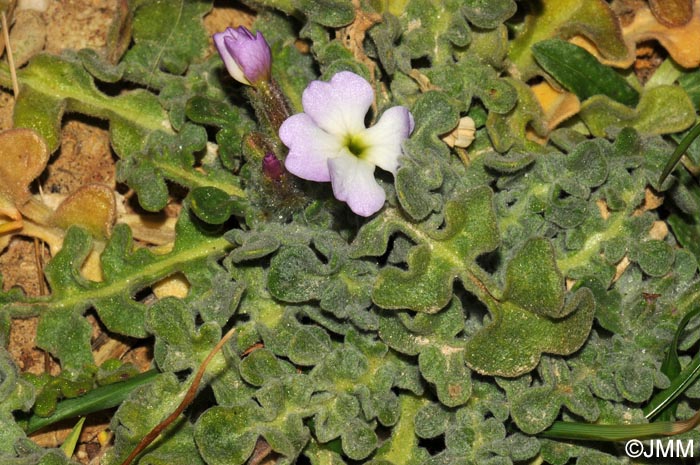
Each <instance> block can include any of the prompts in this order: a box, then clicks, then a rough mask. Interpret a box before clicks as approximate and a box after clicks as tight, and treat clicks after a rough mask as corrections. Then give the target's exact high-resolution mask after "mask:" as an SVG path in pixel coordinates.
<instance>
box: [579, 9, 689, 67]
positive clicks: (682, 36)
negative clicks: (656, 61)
mask: <svg viewBox="0 0 700 465" xmlns="http://www.w3.org/2000/svg"><path fill="white" fill-rule="evenodd" d="M622 36H623V38H624V41H625V44H626V45H627V50H628V54H627V57H625V58H624V59H622V60H616V61H612V60H607V59H604V58H603V57H602V56H601V55H600V53H599V52H598V50H597V49H596V47H595V45H594V44H593V43H592V42H590V41H589V40H588V39H586V38H585V37H582V36H575V37H573V38H572V39H571V40H570V42H571V43H573V44H575V45H578V46H579V47H583V48H585V49H586V50H588V51H589V52H590V53H592V54H593V55H595V56H596V58H598V60H600V62H601V63H603V64H606V65H609V66H615V67H618V68H629V67H630V66H632V64H633V63H634V61H635V59H636V54H635V48H636V46H637V44H639V43H640V42H645V41H648V40H656V41H657V42H659V43H660V44H661V46H662V47H664V48H665V49H666V51H668V53H669V55H671V57H672V58H673V60H674V61H675V62H676V63H678V64H679V65H681V66H682V67H684V68H695V67H697V66H699V65H700V47H698V44H700V0H694V2H693V14H692V17H691V19H690V20H689V21H688V22H687V23H686V24H684V25H682V26H678V27H669V26H667V25H664V24H662V23H661V22H660V21H659V20H658V19H657V17H656V16H654V13H653V12H652V11H651V8H650V7H649V6H648V5H646V4H642V5H640V6H639V7H638V8H637V9H636V11H635V12H634V18H633V19H632V20H631V21H630V22H629V23H627V24H623V26H622Z"/></svg>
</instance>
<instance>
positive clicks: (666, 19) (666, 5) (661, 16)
mask: <svg viewBox="0 0 700 465" xmlns="http://www.w3.org/2000/svg"><path fill="white" fill-rule="evenodd" d="M649 8H650V9H651V12H652V13H653V14H654V16H655V17H656V19H658V20H659V22H660V23H661V24H664V25H666V26H668V27H678V26H683V25H685V24H688V22H689V21H690V20H691V19H692V17H693V0H649Z"/></svg>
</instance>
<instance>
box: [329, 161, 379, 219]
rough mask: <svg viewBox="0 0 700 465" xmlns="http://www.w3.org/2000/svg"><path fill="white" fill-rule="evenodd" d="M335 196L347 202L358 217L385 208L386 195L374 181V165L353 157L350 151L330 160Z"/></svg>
mask: <svg viewBox="0 0 700 465" xmlns="http://www.w3.org/2000/svg"><path fill="white" fill-rule="evenodd" d="M328 168H329V171H330V175H331V183H332V185H333V195H335V198H336V199H338V200H342V201H344V202H347V204H348V206H349V207H350V209H351V210H352V211H353V212H355V213H356V214H358V215H361V216H370V215H372V214H374V213H376V212H378V211H379V210H380V209H381V208H382V207H383V206H384V200H385V199H386V194H385V193H384V189H382V188H381V186H379V184H377V181H376V180H375V179H374V165H372V164H370V163H367V162H366V161H364V160H360V159H359V158H357V157H355V156H353V155H351V154H350V152H348V151H343V154H342V155H341V156H339V157H337V158H332V159H330V160H328Z"/></svg>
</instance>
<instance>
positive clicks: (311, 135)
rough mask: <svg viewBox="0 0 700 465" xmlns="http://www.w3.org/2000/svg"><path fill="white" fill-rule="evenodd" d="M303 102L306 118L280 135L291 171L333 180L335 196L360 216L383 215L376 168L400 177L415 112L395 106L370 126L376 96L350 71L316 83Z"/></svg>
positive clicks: (301, 115) (285, 127)
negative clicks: (367, 122) (403, 147)
mask: <svg viewBox="0 0 700 465" xmlns="http://www.w3.org/2000/svg"><path fill="white" fill-rule="evenodd" d="M301 100H302V106H303V107H304V113H298V114H296V115H293V116H291V117H289V118H288V119H287V120H285V121H284V123H283V124H282V126H281V127H280V131H279V135H280V138H281V139H282V142H284V144H285V145H286V146H287V147H289V155H287V159H286V160H285V167H286V168H287V170H288V171H289V172H290V173H292V174H295V175H296V176H299V177H300V178H303V179H308V180H310V181H319V182H329V181H330V182H331V185H332V186H333V194H334V195H335V197H336V198H337V199H338V200H342V201H344V202H346V203H347V204H348V206H349V207H350V209H351V210H352V211H353V212H355V213H356V214H358V215H361V216H370V215H372V214H374V213H376V212H377V211H379V210H380V209H381V208H382V206H384V201H385V199H386V194H385V193H384V189H382V188H381V186H380V185H379V184H378V183H377V181H376V180H375V179H374V169H375V167H377V166H378V167H379V168H381V169H383V170H385V171H389V172H390V173H392V174H394V175H396V171H397V169H398V167H399V157H400V156H401V145H402V143H403V141H404V140H405V139H406V138H408V136H409V135H410V134H411V132H412V131H413V126H414V123H413V116H412V115H411V113H410V112H409V111H408V109H407V108H406V107H402V106H396V107H392V108H389V109H388V110H386V111H385V112H384V114H383V115H382V116H381V118H380V119H379V121H378V122H377V124H375V125H374V126H372V127H370V128H367V127H365V115H366V114H367V111H368V110H369V108H370V106H371V105H372V103H373V102H374V91H373V90H372V86H371V85H370V84H369V83H368V82H367V81H366V80H365V79H364V78H362V77H361V76H358V75H357V74H355V73H351V72H349V71H342V72H340V73H338V74H336V75H335V76H333V77H332V78H331V80H330V82H323V81H313V82H311V84H309V85H308V87H307V88H306V89H305V90H304V93H303V95H302V99H301Z"/></svg>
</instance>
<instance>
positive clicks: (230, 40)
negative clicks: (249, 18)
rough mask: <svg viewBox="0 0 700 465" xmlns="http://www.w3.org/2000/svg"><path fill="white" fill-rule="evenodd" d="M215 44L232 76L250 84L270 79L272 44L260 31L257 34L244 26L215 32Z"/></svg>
mask: <svg viewBox="0 0 700 465" xmlns="http://www.w3.org/2000/svg"><path fill="white" fill-rule="evenodd" d="M213 38H214V44H215V45H216V48H217V50H218V51H219V55H221V58H222V59H223V60H224V64H225V65H226V69H227V70H228V72H229V74H230V75H231V77H232V78H234V79H235V80H236V81H238V82H240V83H242V84H246V85H248V86H257V85H258V84H259V83H260V82H263V81H269V80H270V63H271V62H272V57H271V55H270V46H269V45H268V43H267V41H266V40H265V37H263V35H262V33H261V32H260V31H258V32H257V33H256V35H255V36H253V34H252V33H251V32H250V31H249V30H248V29H246V28H245V27H243V26H239V27H237V28H235V29H234V28H230V27H229V28H226V30H225V31H224V32H219V33H216V34H214V37H213Z"/></svg>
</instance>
